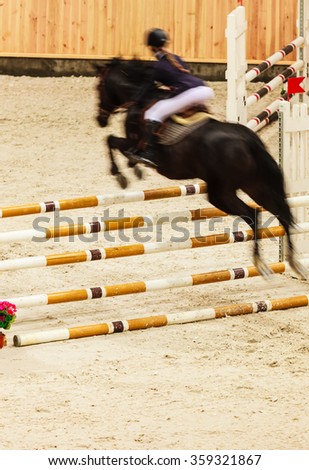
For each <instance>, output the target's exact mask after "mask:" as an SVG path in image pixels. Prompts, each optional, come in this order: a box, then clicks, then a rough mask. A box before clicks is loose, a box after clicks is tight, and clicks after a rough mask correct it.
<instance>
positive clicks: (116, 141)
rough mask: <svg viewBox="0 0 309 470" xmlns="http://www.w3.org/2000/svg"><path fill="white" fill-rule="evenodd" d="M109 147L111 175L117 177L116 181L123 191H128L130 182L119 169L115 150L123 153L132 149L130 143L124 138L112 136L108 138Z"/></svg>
mask: <svg viewBox="0 0 309 470" xmlns="http://www.w3.org/2000/svg"><path fill="white" fill-rule="evenodd" d="M107 146H108V151H109V158H110V161H111V174H112V175H113V176H116V179H117V181H118V183H119V184H120V186H121V187H122V189H126V188H127V186H128V180H127V178H126V177H125V176H124V175H123V174H122V173H121V171H120V170H119V167H118V165H117V163H116V161H115V157H114V153H113V150H120V152H121V153H123V152H124V151H125V150H127V149H128V148H129V147H130V141H129V140H128V139H126V138H124V137H116V136H115V135H112V134H111V135H109V136H108V137H107Z"/></svg>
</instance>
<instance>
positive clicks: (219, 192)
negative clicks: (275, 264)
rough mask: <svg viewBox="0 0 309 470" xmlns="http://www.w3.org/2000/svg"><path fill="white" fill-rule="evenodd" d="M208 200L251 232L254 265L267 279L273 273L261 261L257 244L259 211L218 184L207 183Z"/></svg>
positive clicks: (233, 191) (232, 190) (233, 192)
mask: <svg viewBox="0 0 309 470" xmlns="http://www.w3.org/2000/svg"><path fill="white" fill-rule="evenodd" d="M208 200H209V202H210V203H211V204H213V205H214V206H216V207H217V208H218V209H221V210H222V211H224V212H227V213H228V214H231V215H236V216H239V217H241V218H242V219H243V220H244V221H245V222H246V223H247V224H248V225H249V227H250V228H251V229H252V231H253V240H254V248H253V259H254V265H255V266H256V267H257V269H258V271H259V273H260V274H261V275H262V276H264V277H269V276H270V275H271V274H273V271H272V270H271V269H270V268H269V267H268V266H267V264H266V263H265V262H264V261H263V260H262V259H261V256H260V251H259V243H258V220H259V211H258V210H256V209H254V208H253V207H249V206H248V205H247V204H246V203H245V202H244V201H242V200H241V199H240V198H239V197H238V196H237V194H236V191H235V190H234V189H230V190H227V189H226V187H224V186H223V185H220V184H209V182H208Z"/></svg>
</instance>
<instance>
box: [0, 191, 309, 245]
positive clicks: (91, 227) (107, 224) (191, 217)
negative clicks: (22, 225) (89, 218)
mask: <svg viewBox="0 0 309 470" xmlns="http://www.w3.org/2000/svg"><path fill="white" fill-rule="evenodd" d="M288 203H289V205H290V207H294V205H295V204H296V205H297V207H299V206H300V205H302V206H305V205H308V203H309V196H299V197H296V198H291V199H288ZM248 205H249V206H251V207H253V208H255V209H258V210H260V211H263V210H264V209H263V208H262V207H260V206H258V205H257V204H255V203H248ZM227 215H228V214H227V213H226V212H223V211H221V210H219V209H217V208H216V207H206V208H202V209H190V210H186V211H176V212H170V213H165V214H159V215H157V216H155V217H153V216H151V215H148V216H135V217H123V218H116V219H104V220H102V221H101V222H99V221H95V222H87V223H85V224H72V225H59V226H56V227H47V228H44V229H43V228H42V230H35V229H28V230H15V231H9V232H2V233H0V244H1V243H11V242H24V241H38V240H50V239H55V238H56V239H58V238H61V237H69V236H74V235H89V234H93V233H102V232H107V231H112V230H124V229H131V228H138V227H145V226H147V227H150V226H152V225H162V224H165V223H171V222H172V220H173V219H176V218H177V217H181V218H182V219H185V222H192V221H196V220H203V219H210V218H214V217H225V216H227Z"/></svg>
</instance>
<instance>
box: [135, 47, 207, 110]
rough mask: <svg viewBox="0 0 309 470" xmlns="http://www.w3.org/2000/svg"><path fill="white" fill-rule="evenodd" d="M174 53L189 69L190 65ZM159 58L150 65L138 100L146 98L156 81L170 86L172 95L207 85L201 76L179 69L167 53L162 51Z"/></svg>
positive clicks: (175, 58) (184, 66) (179, 61)
mask: <svg viewBox="0 0 309 470" xmlns="http://www.w3.org/2000/svg"><path fill="white" fill-rule="evenodd" d="M172 55H173V58H174V60H175V61H177V62H178V63H179V64H180V65H181V67H183V68H185V69H187V70H188V66H187V65H186V63H185V62H184V61H183V60H182V58H181V57H179V56H178V55H176V54H172ZM157 59H158V60H157V61H156V62H153V63H152V64H151V65H150V66H149V69H148V70H147V79H146V83H145V84H144V85H143V86H142V89H141V90H139V92H138V93H137V95H136V96H135V100H136V101H142V100H143V99H144V98H145V96H146V95H147V93H148V92H149V90H150V89H151V87H152V86H153V83H154V82H160V83H162V85H166V86H168V87H170V89H171V95H172V96H176V95H179V94H180V93H183V92H184V91H186V90H189V89H190V88H195V87H198V86H205V82H203V80H201V79H200V78H198V77H195V76H194V75H191V73H186V72H184V71H182V70H179V69H178V68H177V67H176V66H175V65H173V64H171V62H170V61H169V60H168V58H167V57H166V53H162V55H161V56H160V57H159V58H158V57H157Z"/></svg>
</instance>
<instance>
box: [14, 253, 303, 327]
mask: <svg viewBox="0 0 309 470" xmlns="http://www.w3.org/2000/svg"><path fill="white" fill-rule="evenodd" d="M302 262H303V263H304V264H305V265H306V266H309V258H307V259H303V260H302ZM269 267H270V268H271V269H272V270H273V272H274V273H277V274H282V273H284V272H287V271H288V270H289V269H290V268H289V265H288V263H287V262H279V263H272V264H270V265H269ZM256 276H260V273H259V271H258V270H257V268H256V267H255V266H249V267H240V268H234V269H227V270H222V271H213V272H208V273H200V274H191V275H187V276H183V277H181V276H180V277H177V278H174V277H173V278H163V279H153V280H150V281H137V282H129V283H126V284H115V285H110V286H102V287H90V288H87V289H77V290H71V291H62V292H53V293H50V294H38V295H28V296H24V297H16V298H11V299H6V300H7V301H9V302H11V303H13V304H15V305H16V307H17V308H30V307H39V306H43V305H51V304H60V303H67V302H80V301H85V300H94V299H102V298H107V297H118V296H120V295H129V294H141V293H145V292H154V291H158V290H166V289H175V288H179V287H192V286H198V285H202V284H211V283H215V282H223V281H234V280H239V279H245V278H249V277H256ZM24 317H25V315H24V314H20V313H19V315H18V318H21V319H23V318H24Z"/></svg>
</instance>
